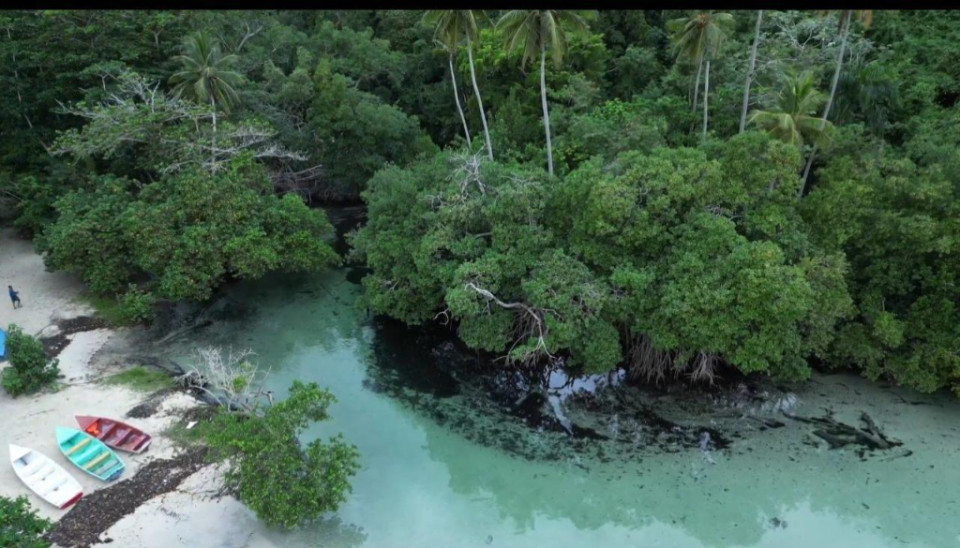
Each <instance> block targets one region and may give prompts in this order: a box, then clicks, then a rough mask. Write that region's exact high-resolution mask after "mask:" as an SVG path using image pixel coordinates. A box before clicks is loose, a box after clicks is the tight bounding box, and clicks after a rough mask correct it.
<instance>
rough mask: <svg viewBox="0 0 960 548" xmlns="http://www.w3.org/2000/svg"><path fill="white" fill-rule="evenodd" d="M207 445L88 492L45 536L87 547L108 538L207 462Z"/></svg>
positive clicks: (150, 464) (48, 538)
mask: <svg viewBox="0 0 960 548" xmlns="http://www.w3.org/2000/svg"><path fill="white" fill-rule="evenodd" d="M206 454H207V449H206V448H205V447H195V448H191V449H188V450H186V451H184V452H183V453H180V454H179V455H178V456H176V457H174V458H172V459H162V460H155V461H153V462H151V463H149V464H147V465H145V466H144V467H143V468H141V469H140V470H139V471H137V474H136V475H135V476H133V477H132V478H130V479H126V480H123V481H121V482H119V483H117V484H115V485H112V486H110V487H107V488H105V489H101V490H99V491H97V492H95V493H92V494H90V495H85V496H84V497H83V498H82V499H80V502H78V503H77V504H76V505H75V506H74V507H73V508H72V509H71V510H70V511H69V512H67V515H65V516H63V518H62V519H60V521H58V522H57V523H56V525H55V526H54V528H53V529H52V530H51V531H50V532H48V533H47V534H46V535H45V536H44V538H46V540H48V541H50V542H53V543H56V544H57V545H59V546H70V547H77V548H87V547H89V546H91V545H93V544H97V543H101V542H109V540H108V539H102V540H101V538H100V536H101V535H102V534H103V533H104V532H105V531H106V530H107V529H109V528H110V527H112V526H113V524H115V523H116V522H118V521H120V519H122V518H123V517H124V516H127V515H129V514H132V513H133V512H134V511H135V510H136V509H137V508H138V507H139V506H140V505H141V504H143V503H145V502H147V501H148V500H150V499H152V498H153V497H155V496H157V495H161V494H163V493H168V492H170V491H173V490H174V489H176V488H177V487H178V486H179V485H180V484H181V483H182V482H183V480H185V479H187V477H188V476H190V475H191V474H193V473H194V472H196V471H197V470H199V469H200V468H202V467H203V466H204V465H205V464H206Z"/></svg>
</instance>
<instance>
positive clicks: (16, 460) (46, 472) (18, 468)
mask: <svg viewBox="0 0 960 548" xmlns="http://www.w3.org/2000/svg"><path fill="white" fill-rule="evenodd" d="M10 463H11V464H13V471H14V472H16V473H17V476H18V477H19V478H20V480H21V481H23V483H25V484H26V486H27V487H29V488H30V490H31V491H33V492H34V493H36V494H37V496H39V497H40V498H42V499H43V500H45V501H47V502H49V503H50V504H52V505H54V506H56V507H57V508H60V509H61V510H62V509H64V508H66V507H67V506H70V505H71V504H73V503H75V502H77V501H78V500H80V497H82V496H83V487H82V486H81V485H80V482H79V481H77V480H76V478H74V477H73V476H71V475H70V473H69V472H67V471H66V470H64V469H63V467H62V466H60V465H59V464H57V463H55V462H53V460H52V459H51V458H50V457H48V456H46V455H44V454H43V453H40V452H39V451H34V450H33V449H28V448H26V447H20V446H19V445H13V444H10Z"/></svg>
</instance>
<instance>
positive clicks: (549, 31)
mask: <svg viewBox="0 0 960 548" xmlns="http://www.w3.org/2000/svg"><path fill="white" fill-rule="evenodd" d="M593 13H594V12H591V11H570V10H511V11H508V12H507V13H505V14H503V17H501V18H500V20H499V21H497V28H498V29H501V30H502V32H503V34H504V37H505V39H506V47H507V50H508V51H512V50H514V49H516V48H517V47H518V46H522V48H523V58H522V60H521V66H526V64H527V61H529V60H531V59H534V58H535V57H536V56H537V54H538V53H539V55H540V102H541V103H542V105H543V129H544V132H545V133H546V136H547V171H548V173H549V174H550V175H551V176H552V175H553V145H552V143H551V140H550V111H549V110H548V109H547V76H546V74H547V50H550V55H551V57H552V58H553V64H554V67H556V68H558V69H559V68H560V66H561V64H562V63H563V57H564V55H565V54H566V52H567V31H565V30H564V28H563V27H564V26H565V25H566V26H568V27H569V28H570V30H571V31H572V32H582V31H585V30H586V29H587V28H588V27H587V20H588V19H590V18H592V16H593Z"/></svg>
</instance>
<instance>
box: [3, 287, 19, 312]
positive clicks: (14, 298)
mask: <svg viewBox="0 0 960 548" xmlns="http://www.w3.org/2000/svg"><path fill="white" fill-rule="evenodd" d="M7 290H8V291H9V292H10V301H11V302H12V303H13V308H14V310H16V309H17V308H22V307H23V304H22V303H21V302H20V294H19V293H17V292H16V291H14V290H13V286H12V285H8V286H7Z"/></svg>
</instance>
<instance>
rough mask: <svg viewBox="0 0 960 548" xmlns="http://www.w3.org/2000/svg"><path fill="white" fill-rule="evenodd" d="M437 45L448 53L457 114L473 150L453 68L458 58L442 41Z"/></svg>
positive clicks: (468, 145)
mask: <svg viewBox="0 0 960 548" xmlns="http://www.w3.org/2000/svg"><path fill="white" fill-rule="evenodd" d="M437 44H438V45H439V46H440V47H441V48H443V50H444V51H446V52H447V62H448V63H449V64H450V83H451V84H452V86H453V101H454V103H456V105H457V113H458V114H460V122H461V123H462V124H463V136H464V138H466V140H467V147H468V148H473V142H472V141H471V140H470V128H468V127H467V118H466V116H464V115H463V107H462V106H460V92H459V91H458V90H457V69H456V68H455V67H454V66H453V59H454V57H455V56H456V53H454V52H455V51H456V50H455V49H450V46H449V45H448V44H446V43H444V42H441V41H440V40H437Z"/></svg>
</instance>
